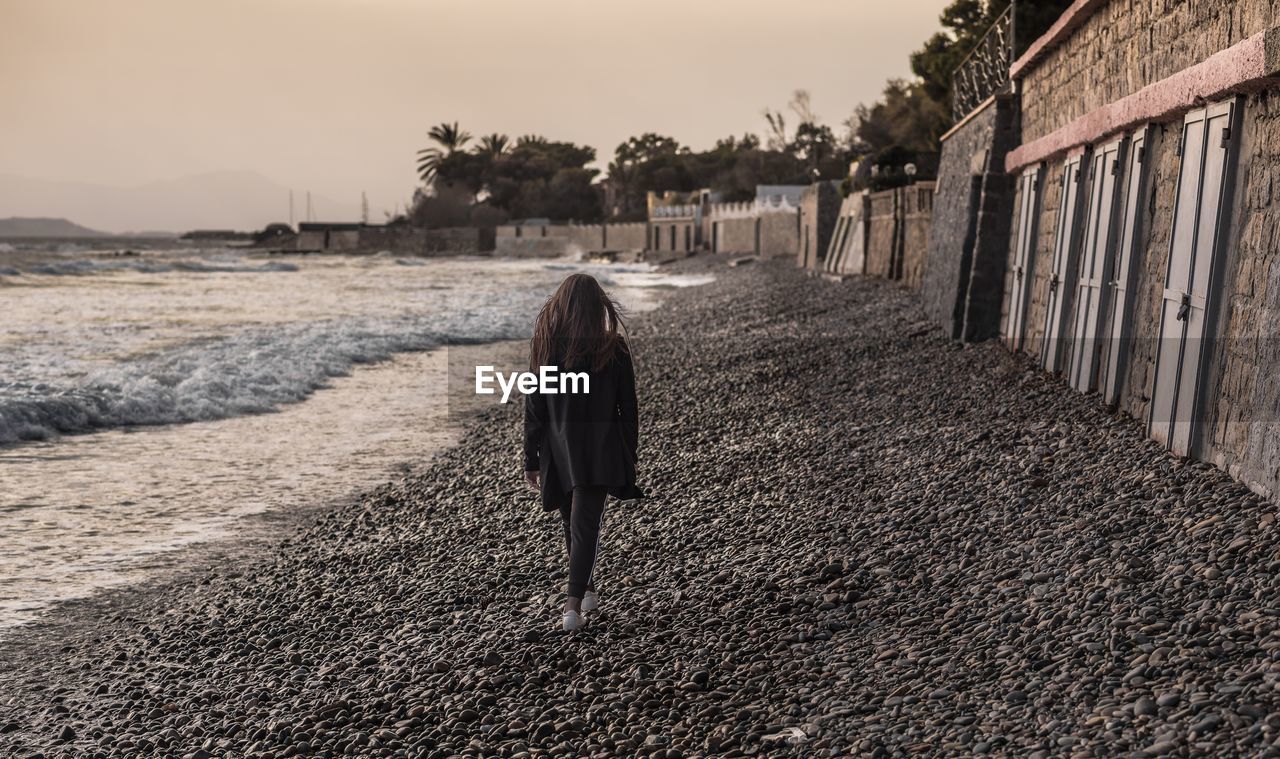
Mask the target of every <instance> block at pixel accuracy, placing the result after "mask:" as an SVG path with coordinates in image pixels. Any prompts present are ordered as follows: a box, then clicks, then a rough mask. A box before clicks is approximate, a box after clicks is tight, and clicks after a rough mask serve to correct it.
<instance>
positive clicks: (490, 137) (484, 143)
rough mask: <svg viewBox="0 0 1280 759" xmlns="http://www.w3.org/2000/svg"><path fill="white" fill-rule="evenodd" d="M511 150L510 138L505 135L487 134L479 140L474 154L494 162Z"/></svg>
mask: <svg viewBox="0 0 1280 759" xmlns="http://www.w3.org/2000/svg"><path fill="white" fill-rule="evenodd" d="M510 149H511V138H510V137H508V136H506V135H505V134H498V133H496V132H495V133H494V134H487V135H485V136H484V137H481V138H480V142H479V144H478V145H477V146H476V152H477V153H479V154H480V155H483V156H486V157H488V158H489V159H490V160H495V159H497V158H500V157H502V156H504V155H506V154H507V152H508V151H509V150H510Z"/></svg>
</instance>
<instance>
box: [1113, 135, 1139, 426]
mask: <svg viewBox="0 0 1280 759" xmlns="http://www.w3.org/2000/svg"><path fill="white" fill-rule="evenodd" d="M1146 156H1147V130H1146V129H1141V130H1139V131H1137V132H1135V133H1134V134H1133V136H1132V137H1131V138H1130V140H1129V147H1128V149H1127V150H1126V151H1125V155H1124V157H1123V159H1122V160H1123V161H1124V165H1125V169H1124V172H1123V178H1122V179H1121V181H1122V182H1123V183H1124V185H1123V186H1124V191H1123V193H1122V196H1121V198H1120V205H1119V211H1118V213H1119V215H1120V234H1119V237H1118V238H1117V243H1116V246H1117V250H1116V265H1115V268H1114V269H1113V270H1112V271H1113V273H1112V275H1111V276H1112V279H1111V280H1110V281H1109V282H1108V283H1107V287H1108V289H1110V290H1111V298H1110V303H1109V304H1110V309H1109V313H1108V317H1107V330H1108V331H1107V342H1106V346H1105V349H1104V351H1103V355H1104V359H1103V366H1102V376H1103V380H1102V397H1103V400H1104V401H1105V402H1106V403H1108V404H1114V403H1116V402H1118V401H1119V400H1120V381H1121V376H1122V374H1123V373H1124V370H1125V364H1126V363H1127V361H1128V358H1129V342H1130V341H1131V340H1132V339H1133V335H1132V332H1133V323H1132V320H1133V308H1132V307H1131V304H1132V300H1133V299H1132V292H1133V281H1134V280H1135V279H1136V278H1137V271H1138V270H1137V265H1138V260H1139V255H1138V251H1139V247H1138V246H1139V245H1141V242H1140V241H1141V239H1142V233H1141V222H1142V206H1143V201H1144V199H1145V197H1146V186H1147V185H1146V175H1147V171H1146V168H1147V164H1148V163H1150V161H1148V160H1147V158H1146Z"/></svg>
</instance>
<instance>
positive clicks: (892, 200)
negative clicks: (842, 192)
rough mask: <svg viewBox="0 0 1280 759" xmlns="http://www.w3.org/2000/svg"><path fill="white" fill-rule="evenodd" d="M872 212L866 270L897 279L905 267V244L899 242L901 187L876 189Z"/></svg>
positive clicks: (885, 277)
mask: <svg viewBox="0 0 1280 759" xmlns="http://www.w3.org/2000/svg"><path fill="white" fill-rule="evenodd" d="M868 202H869V207H870V209H871V215H870V216H869V217H868V224H869V228H868V230H867V268H866V273H867V274H868V275H870V276H873V277H882V278H884V279H897V278H898V276H899V274H900V272H901V270H902V257H901V246H900V245H899V243H898V234H899V232H900V229H899V208H898V204H899V203H900V202H901V198H900V197H899V192H898V190H896V189H894V190H883V191H881V192H873V193H871V195H870V196H869V198H868Z"/></svg>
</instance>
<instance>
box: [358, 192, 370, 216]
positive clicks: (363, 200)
mask: <svg viewBox="0 0 1280 759" xmlns="http://www.w3.org/2000/svg"><path fill="white" fill-rule="evenodd" d="M360 223H362V224H368V223H369V196H368V195H366V194H365V192H364V190H361V191H360Z"/></svg>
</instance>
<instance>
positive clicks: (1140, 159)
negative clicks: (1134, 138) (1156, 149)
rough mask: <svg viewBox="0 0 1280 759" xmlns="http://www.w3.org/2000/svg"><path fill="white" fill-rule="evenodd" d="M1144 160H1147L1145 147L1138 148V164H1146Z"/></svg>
mask: <svg viewBox="0 0 1280 759" xmlns="http://www.w3.org/2000/svg"><path fill="white" fill-rule="evenodd" d="M1146 160H1147V146H1146V145H1142V146H1140V147H1139V148H1138V163H1146Z"/></svg>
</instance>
